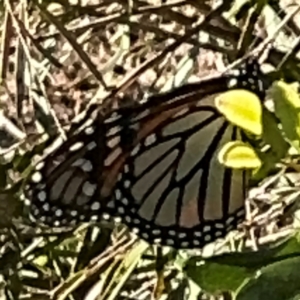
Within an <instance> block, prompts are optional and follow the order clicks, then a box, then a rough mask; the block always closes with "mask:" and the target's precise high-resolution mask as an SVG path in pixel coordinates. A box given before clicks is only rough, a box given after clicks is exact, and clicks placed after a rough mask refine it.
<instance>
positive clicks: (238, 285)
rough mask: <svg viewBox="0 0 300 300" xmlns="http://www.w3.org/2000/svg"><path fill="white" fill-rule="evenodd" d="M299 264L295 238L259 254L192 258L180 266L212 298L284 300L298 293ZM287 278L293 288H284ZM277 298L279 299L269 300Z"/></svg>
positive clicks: (296, 239) (288, 286) (299, 246)
mask: <svg viewBox="0 0 300 300" xmlns="http://www.w3.org/2000/svg"><path fill="white" fill-rule="evenodd" d="M299 263H300V242H299V235H296V236H294V237H292V238H290V239H288V240H286V241H285V242H283V243H281V244H279V245H276V246H274V247H273V248H270V249H266V250H261V251H259V252H254V253H253V252H249V253H247V252H245V253H227V254H222V255H219V256H215V257H211V258H208V259H203V258H202V257H198V258H197V257H193V258H191V259H188V260H187V261H186V262H185V264H183V269H184V271H185V273H186V275H187V276H188V277H189V278H190V279H191V280H193V281H194V282H195V283H196V284H197V285H199V286H200V287H202V288H203V289H205V290H206V291H208V292H209V293H211V294H217V293H219V292H220V291H230V292H231V293H232V294H235V297H236V298H235V299H257V300H259V299H281V300H284V299H290V298H289V297H290V295H294V294H295V293H298V292H299V289H300V284H299V282H300V281H299V275H298V274H300V273H299V272H298V270H299ZM293 264H294V266H293ZM297 272H298V274H297V275H296V273H297ZM258 274H261V275H260V276H258ZM292 276H294V279H291V277H292ZM288 278H289V280H291V282H292V285H289V284H287V279H288ZM262 286H264V287H266V286H267V287H268V288H267V289H266V290H265V289H263V288H262ZM277 287H278V291H277ZM288 289H289V292H287V290H288ZM283 292H287V293H286V297H282V293H283ZM276 294H277V295H278V297H279V295H280V296H281V298H278V297H277V298H274V297H268V296H270V295H276ZM250 295H251V297H252V298H251V297H250ZM254 295H256V296H255V297H254Z"/></svg>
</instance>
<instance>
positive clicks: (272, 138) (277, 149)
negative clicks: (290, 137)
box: [262, 109, 289, 162]
mask: <svg viewBox="0 0 300 300" xmlns="http://www.w3.org/2000/svg"><path fill="white" fill-rule="evenodd" d="M262 121H263V140H264V141H265V142H266V143H267V144H268V145H270V146H271V150H272V156H273V158H274V161H276V162H278V161H279V160H280V159H282V158H284V157H285V156H286V154H287V152H288V149H289V144H288V143H287V142H286V141H285V139H284V137H283V136H282V132H281V131H280V129H279V128H278V124H277V121H276V118H275V116H274V114H272V113H271V112H270V111H268V110H267V109H264V110H263V118H262Z"/></svg>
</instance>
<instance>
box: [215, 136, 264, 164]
mask: <svg viewBox="0 0 300 300" xmlns="http://www.w3.org/2000/svg"><path fill="white" fill-rule="evenodd" d="M218 158H219V161H220V163H221V164H223V165H225V166H226V167H228V168H234V169H256V168H259V167H260V166H261V164H262V162H261V160H260V159H259V157H258V156H257V154H256V152H255V150H254V149H253V148H252V147H251V146H249V145H247V144H246V143H244V142H242V141H232V142H228V143H227V144H225V145H224V146H223V147H222V149H221V150H220V152H219V155H218Z"/></svg>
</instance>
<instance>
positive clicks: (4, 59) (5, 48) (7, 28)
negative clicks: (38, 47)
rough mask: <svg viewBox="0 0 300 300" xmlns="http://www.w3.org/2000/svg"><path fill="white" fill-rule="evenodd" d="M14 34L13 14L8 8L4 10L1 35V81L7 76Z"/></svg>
mask: <svg viewBox="0 0 300 300" xmlns="http://www.w3.org/2000/svg"><path fill="white" fill-rule="evenodd" d="M12 36H13V27H12V21H11V15H10V13H9V12H8V10H5V12H4V24H3V29H2V37H1V53H2V55H1V66H0V74H1V82H2V80H3V79H5V78H6V72H7V66H8V55H9V47H10V42H11V39H12Z"/></svg>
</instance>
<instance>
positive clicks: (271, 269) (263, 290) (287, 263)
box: [235, 256, 300, 300]
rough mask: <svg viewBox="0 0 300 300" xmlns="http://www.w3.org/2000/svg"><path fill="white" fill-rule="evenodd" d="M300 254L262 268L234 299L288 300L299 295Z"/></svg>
mask: <svg viewBox="0 0 300 300" xmlns="http://www.w3.org/2000/svg"><path fill="white" fill-rule="evenodd" d="M299 269H300V256H297V257H292V258H288V259H285V260H282V261H279V262H275V263H273V264H271V265H268V266H267V267H265V268H262V269H261V270H260V271H259V272H257V274H256V276H255V277H253V278H251V279H250V280H249V281H248V282H247V283H246V284H245V285H244V286H243V287H242V288H241V289H240V290H239V291H238V293H237V295H236V297H235V300H253V299H256V300H265V299H272V300H288V299H299V298H298V297H297V298H295V297H296V296H297V295H300V272H299Z"/></svg>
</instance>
